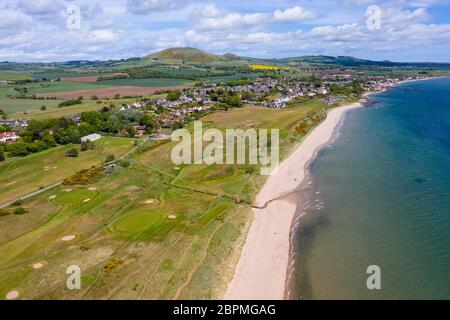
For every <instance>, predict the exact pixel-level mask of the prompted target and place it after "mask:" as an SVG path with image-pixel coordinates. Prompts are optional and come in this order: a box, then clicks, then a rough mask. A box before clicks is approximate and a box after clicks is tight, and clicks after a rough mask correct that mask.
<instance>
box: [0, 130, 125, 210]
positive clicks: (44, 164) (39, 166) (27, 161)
mask: <svg viewBox="0 0 450 320" xmlns="http://www.w3.org/2000/svg"><path fill="white" fill-rule="evenodd" d="M133 141H134V140H133V139H128V138H102V139H100V140H98V141H96V142H95V145H96V149H95V150H89V151H85V152H80V156H79V157H78V158H68V157H66V156H65V154H66V152H67V150H69V149H71V148H73V147H76V148H77V149H79V146H74V145H66V146H59V147H56V148H52V149H49V150H45V151H43V152H39V153H35V154H31V155H29V156H26V157H24V158H17V159H11V160H8V161H5V162H1V163H0V204H3V203H6V202H9V201H12V200H14V199H16V198H19V197H20V196H22V195H25V194H28V193H30V192H33V191H36V190H38V189H39V188H40V187H46V186H49V185H51V184H53V183H56V182H58V181H60V180H62V179H64V178H66V177H68V176H70V175H72V174H74V173H75V172H77V171H80V170H82V169H87V168H90V167H91V166H93V165H99V164H101V163H102V162H103V161H104V160H105V157H106V156H107V155H109V154H114V155H115V156H116V157H117V156H120V155H122V154H124V153H126V152H127V151H129V150H131V149H132V147H133V146H132V144H133Z"/></svg>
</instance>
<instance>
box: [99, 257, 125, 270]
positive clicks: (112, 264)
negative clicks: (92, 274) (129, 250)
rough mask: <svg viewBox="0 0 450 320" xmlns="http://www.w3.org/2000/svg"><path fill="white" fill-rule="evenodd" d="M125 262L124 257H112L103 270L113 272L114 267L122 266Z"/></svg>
mask: <svg viewBox="0 0 450 320" xmlns="http://www.w3.org/2000/svg"><path fill="white" fill-rule="evenodd" d="M124 262H125V261H123V260H122V259H111V260H109V261H108V262H107V263H106V265H105V266H104V267H103V271H104V272H106V273H108V272H111V271H113V270H114V269H117V268H118V267H120V266H121V265H122V264H123V263H124Z"/></svg>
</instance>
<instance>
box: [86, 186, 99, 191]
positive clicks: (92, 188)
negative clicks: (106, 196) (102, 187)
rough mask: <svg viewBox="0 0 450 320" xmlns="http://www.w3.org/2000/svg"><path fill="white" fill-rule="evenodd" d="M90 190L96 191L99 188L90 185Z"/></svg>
mask: <svg viewBox="0 0 450 320" xmlns="http://www.w3.org/2000/svg"><path fill="white" fill-rule="evenodd" d="M88 190H89V191H95V190H97V188H96V187H90V188H88Z"/></svg>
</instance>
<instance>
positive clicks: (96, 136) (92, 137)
mask: <svg viewBox="0 0 450 320" xmlns="http://www.w3.org/2000/svg"><path fill="white" fill-rule="evenodd" d="M101 137H102V136H101V135H100V134H98V133H93V134H90V135H87V136H84V137H82V138H81V139H80V140H81V142H87V141H91V142H92V141H95V140H98V139H100V138H101Z"/></svg>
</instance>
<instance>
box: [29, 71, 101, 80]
mask: <svg viewBox="0 0 450 320" xmlns="http://www.w3.org/2000/svg"><path fill="white" fill-rule="evenodd" d="M102 74H103V73H100V72H63V71H53V72H52V71H44V72H34V73H31V76H32V77H33V78H34V79H59V78H77V77H97V76H101V75H102Z"/></svg>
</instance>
